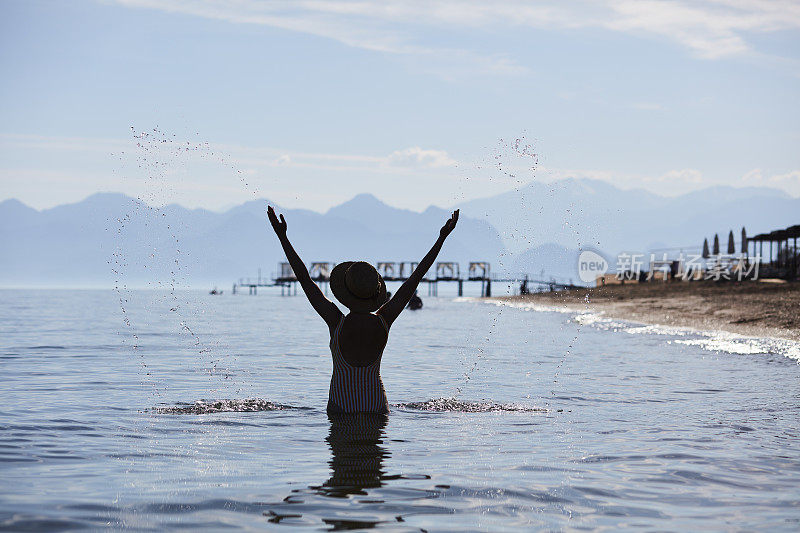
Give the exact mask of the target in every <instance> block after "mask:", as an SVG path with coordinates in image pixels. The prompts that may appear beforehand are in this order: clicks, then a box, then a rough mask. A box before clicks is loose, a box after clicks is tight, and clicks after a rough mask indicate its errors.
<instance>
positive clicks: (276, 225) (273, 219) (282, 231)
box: [267, 205, 286, 237]
mask: <svg viewBox="0 0 800 533" xmlns="http://www.w3.org/2000/svg"><path fill="white" fill-rule="evenodd" d="M267 216H268V217H269V223H270V224H272V229H274V230H275V233H277V234H278V236H279V237H280V236H282V235H286V220H284V219H283V215H280V217H281V218H280V220H278V216H276V215H275V210H274V209H272V206H271V205H268V206H267Z"/></svg>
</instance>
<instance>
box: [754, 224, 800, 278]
mask: <svg viewBox="0 0 800 533" xmlns="http://www.w3.org/2000/svg"><path fill="white" fill-rule="evenodd" d="M798 237H800V224H796V225H794V226H789V227H788V228H785V229H781V230H774V231H771V232H769V233H760V234H758V235H755V236H753V237H749V238H748V243H752V244H753V255H758V256H760V257H761V258H762V259H761V261H762V264H763V265H764V268H765V269H766V272H765V274H766V275H770V276H775V277H786V278H789V279H797V278H798V274H800V273H798V266H800V264H798V256H797V239H798ZM764 243H767V250H766V252H767V255H764V248H765V247H764ZM756 250H758V253H756Z"/></svg>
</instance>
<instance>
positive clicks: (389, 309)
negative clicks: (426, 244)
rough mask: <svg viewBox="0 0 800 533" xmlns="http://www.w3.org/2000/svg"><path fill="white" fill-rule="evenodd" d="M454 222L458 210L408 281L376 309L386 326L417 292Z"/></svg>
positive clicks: (456, 220) (453, 226)
mask: <svg viewBox="0 0 800 533" xmlns="http://www.w3.org/2000/svg"><path fill="white" fill-rule="evenodd" d="M456 222H458V209H456V210H455V211H454V212H453V215H452V216H451V217H450V219H449V220H448V221H447V222H445V224H444V226H442V229H441V230H440V231H439V238H438V239H436V243H435V244H434V245H433V247H432V248H431V249H430V251H429V252H428V253H427V254H426V255H425V257H423V258H422V261H420V262H419V265H417V268H416V269H415V270H414V272H412V273H411V275H410V276H409V277H408V279H407V280H406V281H405V282H404V283H403V284H402V285H401V286H400V288H399V289H397V292H396V293H395V294H394V296H392V299H391V300H389V301H388V302H386V303H385V304H383V306H381V308H380V309H378V311H377V312H378V314H379V315H381V316H382V317H383V319H384V320H385V321H386V323H387V324H388V325H391V324H392V322H394V321H395V319H396V318H397V317H398V315H400V313H401V312H402V311H403V309H405V308H406V305H408V301H409V300H411V297H412V296H414V291H416V290H417V286H418V285H419V282H420V281H422V278H423V276H425V273H426V272H428V269H430V268H431V266H432V265H433V262H434V261H435V260H436V256H437V255H439V252H440V251H441V250H442V245H443V244H444V241H445V239H447V236H448V235H450V233H451V232H452V231H453V229H455V227H456Z"/></svg>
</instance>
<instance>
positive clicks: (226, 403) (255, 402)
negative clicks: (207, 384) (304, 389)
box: [151, 398, 311, 415]
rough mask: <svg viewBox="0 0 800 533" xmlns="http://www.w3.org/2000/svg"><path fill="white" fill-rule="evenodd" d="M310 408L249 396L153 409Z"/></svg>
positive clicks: (248, 410)
mask: <svg viewBox="0 0 800 533" xmlns="http://www.w3.org/2000/svg"><path fill="white" fill-rule="evenodd" d="M290 409H294V410H310V409H311V408H310V407H297V406H294V405H286V404H281V403H275V402H270V401H268V400H262V399H261V398H247V399H244V400H197V401H196V402H194V403H178V404H176V405H169V406H160V407H154V408H153V409H151V411H153V412H156V413H159V414H169V415H185V414H194V415H204V414H210V413H253V412H259V411H286V410H290Z"/></svg>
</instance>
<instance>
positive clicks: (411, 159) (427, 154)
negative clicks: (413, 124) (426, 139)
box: [387, 146, 456, 168]
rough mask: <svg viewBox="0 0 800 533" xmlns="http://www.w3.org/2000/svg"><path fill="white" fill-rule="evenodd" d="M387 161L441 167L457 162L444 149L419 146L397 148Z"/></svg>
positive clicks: (397, 165)
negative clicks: (429, 148)
mask: <svg viewBox="0 0 800 533" xmlns="http://www.w3.org/2000/svg"><path fill="white" fill-rule="evenodd" d="M387 163H388V164H389V165H390V166H395V167H417V168H418V167H428V168H441V167H450V166H453V165H455V164H456V161H455V160H454V159H452V158H451V157H450V156H449V155H447V152H445V151H443V150H423V149H422V148H420V147H419V146H414V147H412V148H406V149H405V150H396V151H394V152H392V153H391V154H389V157H388V158H387Z"/></svg>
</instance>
